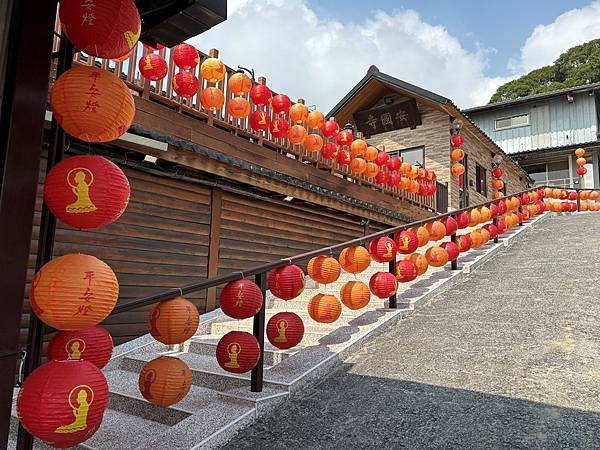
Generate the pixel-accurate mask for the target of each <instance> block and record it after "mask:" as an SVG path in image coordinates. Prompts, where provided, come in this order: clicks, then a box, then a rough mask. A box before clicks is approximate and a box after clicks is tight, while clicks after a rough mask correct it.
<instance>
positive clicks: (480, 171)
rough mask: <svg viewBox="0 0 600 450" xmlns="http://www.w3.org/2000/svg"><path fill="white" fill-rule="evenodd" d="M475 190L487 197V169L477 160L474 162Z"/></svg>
mask: <svg viewBox="0 0 600 450" xmlns="http://www.w3.org/2000/svg"><path fill="white" fill-rule="evenodd" d="M475 190H476V191H477V193H478V194H481V195H483V196H484V197H486V198H487V196H488V185H487V169H486V168H485V167H483V166H482V165H481V164H479V163H478V162H476V163H475Z"/></svg>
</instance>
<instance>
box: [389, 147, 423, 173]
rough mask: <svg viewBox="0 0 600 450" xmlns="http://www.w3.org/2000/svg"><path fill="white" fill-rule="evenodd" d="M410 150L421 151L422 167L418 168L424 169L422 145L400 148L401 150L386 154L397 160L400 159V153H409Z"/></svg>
mask: <svg viewBox="0 0 600 450" xmlns="http://www.w3.org/2000/svg"><path fill="white" fill-rule="evenodd" d="M411 150H421V155H422V156H423V165H422V166H419V167H422V168H423V169H424V168H425V146H424V145H415V146H414V147H407V148H402V149H396V150H390V151H389V152H387V153H388V155H390V156H391V157H394V156H397V157H399V158H402V153H403V152H409V151H411ZM402 161H404V160H402Z"/></svg>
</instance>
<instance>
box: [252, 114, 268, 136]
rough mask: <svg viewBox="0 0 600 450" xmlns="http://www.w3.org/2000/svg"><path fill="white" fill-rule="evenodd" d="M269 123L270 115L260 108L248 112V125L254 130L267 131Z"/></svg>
mask: <svg viewBox="0 0 600 450" xmlns="http://www.w3.org/2000/svg"><path fill="white" fill-rule="evenodd" d="M270 125H271V117H270V116H269V115H268V114H267V113H266V112H265V111H263V110H262V109H257V110H256V111H254V112H253V113H252V114H250V127H251V128H252V129H253V130H254V131H267V130H268V129H269V126H270Z"/></svg>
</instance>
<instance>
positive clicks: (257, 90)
mask: <svg viewBox="0 0 600 450" xmlns="http://www.w3.org/2000/svg"><path fill="white" fill-rule="evenodd" d="M272 98H273V93H272V92H271V89H269V88H268V87H267V86H265V85H264V84H255V85H254V86H252V89H250V100H252V103H254V104H255V105H257V106H265V105H268V104H269V103H270V101H271V99H272Z"/></svg>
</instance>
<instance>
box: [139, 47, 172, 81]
mask: <svg viewBox="0 0 600 450" xmlns="http://www.w3.org/2000/svg"><path fill="white" fill-rule="evenodd" d="M138 67H139V69H140V73H141V74H142V76H143V77H144V78H146V79H148V80H150V81H159V80H162V79H163V78H164V77H166V76H167V73H168V72H169V65H168V64H167V61H165V58H163V57H162V56H160V55H157V54H156V53H148V54H147V55H145V56H144V57H142V58H140V62H139V63H138Z"/></svg>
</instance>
